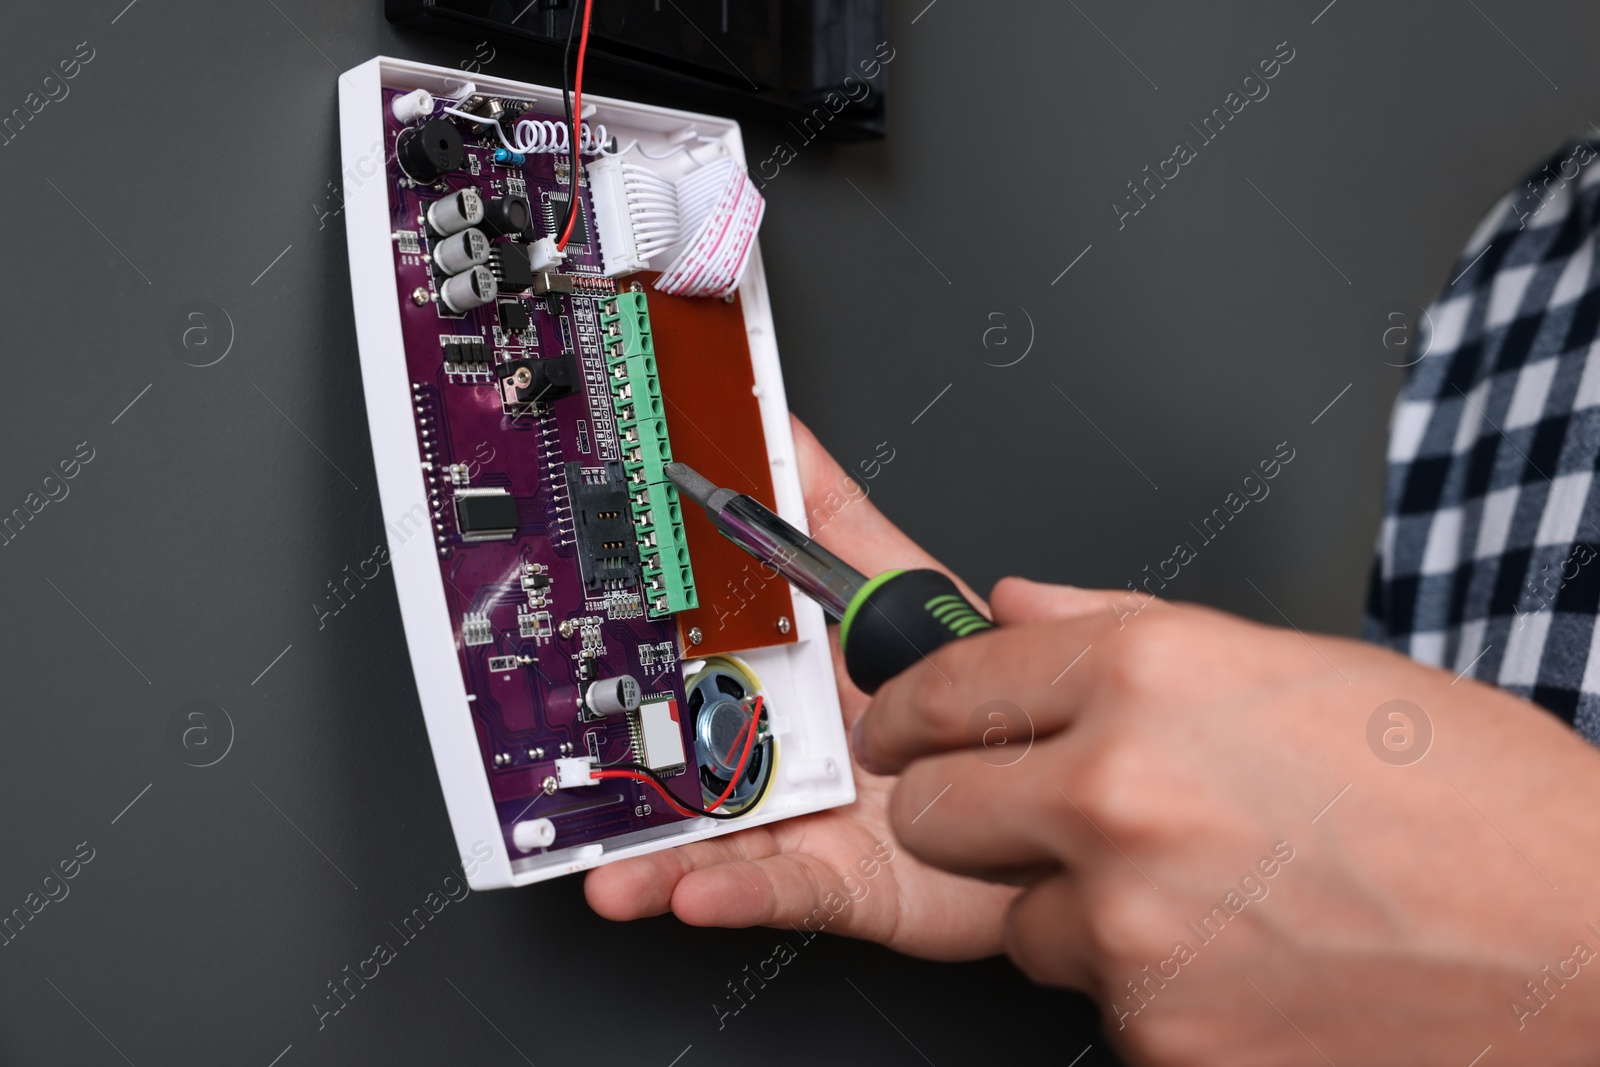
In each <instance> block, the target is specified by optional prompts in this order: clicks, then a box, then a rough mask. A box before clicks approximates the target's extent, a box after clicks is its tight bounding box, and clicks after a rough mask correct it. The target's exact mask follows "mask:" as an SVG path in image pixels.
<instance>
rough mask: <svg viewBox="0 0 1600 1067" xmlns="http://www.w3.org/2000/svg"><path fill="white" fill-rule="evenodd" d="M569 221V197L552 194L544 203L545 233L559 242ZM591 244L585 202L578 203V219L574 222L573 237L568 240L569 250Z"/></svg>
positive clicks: (580, 200) (562, 194)
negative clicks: (562, 228) (585, 215)
mask: <svg viewBox="0 0 1600 1067" xmlns="http://www.w3.org/2000/svg"><path fill="white" fill-rule="evenodd" d="M566 221H567V195H566V194H565V193H551V194H550V199H548V200H546V201H545V202H544V224H545V233H546V234H547V235H548V236H551V237H554V238H556V239H557V240H560V238H561V227H562V226H564V225H565V224H566ZM588 243H589V222H588V220H587V219H585V218H584V217H583V200H582V199H579V201H578V217H577V218H575V219H573V220H572V236H571V237H569V238H568V239H567V247H568V248H582V247H583V246H584V245H586V244H588Z"/></svg>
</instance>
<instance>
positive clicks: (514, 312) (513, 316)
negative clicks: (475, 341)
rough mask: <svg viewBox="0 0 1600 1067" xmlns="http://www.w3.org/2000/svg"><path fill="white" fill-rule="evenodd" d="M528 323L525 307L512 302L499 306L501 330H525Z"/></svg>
mask: <svg viewBox="0 0 1600 1067" xmlns="http://www.w3.org/2000/svg"><path fill="white" fill-rule="evenodd" d="M529 321H531V320H530V319H529V317H528V308H527V305H525V304H518V303H514V302H513V303H507V304H501V305H500V328H501V329H502V330H526V329H527V328H528V323H529Z"/></svg>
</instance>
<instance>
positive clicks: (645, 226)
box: [585, 156, 680, 278]
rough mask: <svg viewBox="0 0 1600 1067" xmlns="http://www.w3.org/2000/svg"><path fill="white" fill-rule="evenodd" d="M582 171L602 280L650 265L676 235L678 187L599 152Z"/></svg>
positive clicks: (678, 230) (638, 167)
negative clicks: (597, 157) (596, 242)
mask: <svg viewBox="0 0 1600 1067" xmlns="http://www.w3.org/2000/svg"><path fill="white" fill-rule="evenodd" d="M585 170H586V171H587V173H588V175H589V197H590V201H589V202H590V205H591V207H592V209H593V211H594V226H595V233H596V235H597V236H598V237H599V238H600V260H601V269H602V270H603V271H604V273H605V276H606V277H607V278H615V277H618V276H620V275H623V274H632V273H633V272H634V271H637V270H644V269H645V268H646V267H648V266H650V259H651V257H653V256H655V255H658V254H659V253H661V252H662V251H664V250H666V249H668V248H670V247H672V246H673V245H674V244H676V243H677V241H678V237H679V234H680V221H679V214H678V190H677V189H676V187H674V186H673V184H672V183H671V182H669V181H667V179H665V178H663V177H662V176H661V175H659V174H657V173H656V172H655V171H653V170H649V169H648V168H645V167H640V166H635V165H634V164H632V163H625V162H623V161H622V159H621V158H619V157H618V156H601V157H600V158H599V159H597V160H595V161H594V162H592V163H590V164H589V165H588V166H587V167H586V168H585Z"/></svg>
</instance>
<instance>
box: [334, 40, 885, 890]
mask: <svg viewBox="0 0 1600 1067" xmlns="http://www.w3.org/2000/svg"><path fill="white" fill-rule="evenodd" d="M476 82H477V84H476V89H477V91H479V92H486V93H494V94H496V95H500V96H507V97H511V98H514V99H518V100H528V101H532V102H534V103H536V104H540V105H542V106H544V107H546V108H547V109H548V110H550V112H551V113H553V114H554V113H559V112H560V111H561V93H560V90H558V89H552V88H548V87H545V86H536V85H527V84H523V83H520V82H513V81H508V80H506V79H503V78H493V77H489V76H487V75H478V76H477V78H476ZM385 87H389V88H398V89H403V90H405V91H407V92H410V91H413V90H416V89H426V90H428V92H430V93H432V94H433V95H434V96H436V97H439V98H442V99H456V98H459V97H460V95H461V93H462V88H463V82H462V80H461V72H460V71H458V70H452V69H450V68H449V67H435V66H429V65H427V64H422V63H413V62H409V61H407V60H400V59H390V58H387V57H382V56H380V57H378V58H375V59H372V60H369V61H368V62H366V63H363V64H362V65H361V66H359V67H356V68H354V69H353V70H350V71H347V72H346V73H344V74H342V75H340V77H339V127H340V142H341V148H342V153H343V160H344V178H345V180H344V186H345V232H346V236H347V240H348V242H349V249H350V282H351V289H352V292H353V296H354V305H355V318H356V338H357V342H358V344H359V347H360V352H361V378H362V384H363V389H364V391H365V393H366V401H367V420H368V423H369V426H370V428H371V431H372V450H373V461H374V465H375V467H376V470H377V477H378V491H379V496H380V498H381V501H382V505H383V513H384V517H385V520H386V525H387V526H388V529H389V556H390V559H391V561H392V564H393V566H392V568H391V569H392V570H393V572H394V581H395V591H396V595H397V597H398V599H399V602H400V613H401V618H402V621H403V622H404V624H405V631H406V644H407V646H408V647H409V649H410V652H411V665H412V670H413V672H414V673H415V675H416V681H417V695H418V697H419V698H420V700H421V703H422V714H423V718H424V721H425V723H426V726H427V730H428V741H429V744H430V746H431V747H432V749H433V758H434V762H435V764H437V766H438V770H439V784H440V787H441V789H442V790H443V793H444V801H445V807H446V809H447V810H448V812H449V815H450V825H451V828H452V829H453V830H454V832H455V837H456V846H457V848H458V850H459V852H460V855H461V864H462V867H463V869H464V871H465V873H466V876H467V880H468V883H469V884H470V885H471V886H472V888H473V889H493V888H497V887H501V886H512V885H525V884H527V883H529V882H536V881H541V880H543V879H546V878H553V877H556V876H558V875H562V874H568V873H571V872H573V871H580V870H584V869H586V868H589V867H594V866H597V865H599V864H602V863H609V862H610V861H612V860H616V859H622V858H624V857H627V856H637V855H641V854H643V853H647V852H654V851H657V850H659V849H663V848H669V847H671V846H673V845H679V844H685V843H687V842H690V841H699V840H702V839H704V838H708V837H714V836H718V835H721V834H725V833H732V832H733V831H736V830H743V829H747V828H749V827H752V826H760V825H763V824H765V823H771V822H776V821H778V820H780V819H787V818H790V817H792V816H795V815H803V814H806V813H808V812H814V811H820V810H822V809H824V808H832V807H837V806H839V805H841V804H848V803H850V802H851V801H852V800H854V799H855V783H854V781H853V780H852V779H851V776H850V758H849V750H848V745H847V742H846V739H845V732H844V724H843V722H842V720H841V718H840V715H839V700H838V693H837V690H836V689H835V684H834V674H833V660H832V657H831V656H830V654H829V651H828V634H827V628H826V622H825V620H824V618H823V614H822V609H821V608H819V607H818V606H817V605H816V604H815V603H813V602H812V601H810V600H808V599H807V598H806V597H805V596H804V595H803V594H801V593H799V592H798V591H796V592H795V593H794V611H795V614H794V627H795V633H796V635H797V636H798V638H799V639H798V640H797V641H796V642H794V643H793V644H788V645H779V646H775V647H771V648H762V649H754V650H750V651H746V652H740V653H739V657H740V658H741V659H742V660H744V662H745V663H747V664H748V665H749V666H750V668H751V669H752V670H753V671H754V672H755V673H756V675H757V676H758V677H759V678H760V680H761V683H762V687H763V688H762V693H763V694H764V695H765V696H766V700H767V707H768V709H769V719H768V724H769V727H770V729H771V732H772V734H773V736H774V738H775V739H776V742H777V757H778V766H777V773H776V776H775V777H774V779H773V782H772V786H771V789H770V790H769V792H768V794H767V797H766V799H765V800H764V801H763V802H762V804H761V806H760V808H759V809H758V810H757V811H755V812H754V813H752V814H751V815H750V816H749V817H748V818H742V819H731V820H727V821H722V822H719V821H715V820H712V819H690V820H685V821H683V822H680V823H673V824H671V825H668V826H663V827H659V828H657V829H655V830H652V831H641V832H638V833H634V834H630V835H627V836H626V837H623V838H618V839H614V840H612V841H607V842H598V843H594V844H589V845H581V846H576V847H571V848H562V847H560V842H559V841H557V842H556V847H554V848H552V849H549V850H546V851H538V852H534V853H531V854H527V855H523V854H521V851H520V849H516V850H513V851H514V852H515V854H508V849H507V848H506V846H505V845H504V843H503V842H504V835H503V833H502V830H501V826H500V822H499V819H498V818H497V817H496V813H495V807H494V802H493V800H492V798H491V795H490V791H489V778H488V771H487V770H486V768H485V767H484V760H483V755H482V753H481V752H480V751H479V748H478V738H477V734H476V731H475V729H474V727H473V722H472V714H471V711H470V709H469V704H470V703H471V701H472V700H473V699H475V696H474V694H470V693H468V692H467V691H466V686H465V682H464V681H463V679H462V675H461V666H460V660H459V658H458V657H457V653H456V636H455V633H454V631H453V628H452V626H451V624H450V614H449V610H448V608H447V606H446V600H445V591H444V581H443V578H442V577H441V575H440V571H439V562H438V556H437V553H436V551H435V548H434V544H433V536H432V528H431V526H430V525H429V521H428V516H429V514H430V508H429V505H428V496H427V492H426V484H425V482H424V480H423V466H422V453H421V450H420V449H419V447H418V444H417V429H416V423H415V421H414V415H413V409H412V400H411V385H410V382H409V381H408V380H407V373H406V366H405V359H404V339H403V337H402V335H401V329H400V310H399V308H400V298H401V294H400V293H399V291H398V284H397V278H396V275H395V270H394V249H393V247H392V240H393V235H392V232H391V231H392V227H391V218H390V204H389V198H388V182H387V181H386V180H385V175H384V157H385V152H386V144H385V139H384V127H383V115H384V110H383V97H382V90H383V88H385ZM584 103H585V104H586V105H588V104H591V103H592V104H593V106H594V114H593V115H592V116H590V115H589V114H588V111H587V108H585V117H586V118H592V119H593V121H595V122H598V123H604V124H605V125H606V126H607V127H608V128H609V129H610V130H611V131H612V132H613V133H614V134H615V135H616V137H617V138H618V142H619V143H622V144H626V143H627V142H628V141H630V140H632V139H633V138H638V139H639V143H640V145H641V146H643V147H644V148H646V149H648V150H650V151H651V152H652V153H654V154H660V153H663V152H665V151H666V150H667V149H668V148H671V147H672V146H673V145H674V143H676V142H675V141H674V140H673V137H674V135H678V136H680V137H681V136H683V131H685V130H692V131H693V134H691V136H692V135H702V136H705V137H710V138H716V139H717V140H718V141H720V142H721V144H722V146H723V148H724V149H725V150H726V151H727V153H728V154H729V155H731V156H732V157H733V159H734V160H735V161H736V162H737V163H738V164H739V165H740V166H741V167H742V166H743V165H744V144H743V141H742V140H741V137H740V133H739V126H738V124H737V123H735V122H732V121H731V120H728V119H723V118H713V117H711V116H707V115H699V114H694V113H691V112H685V111H677V110H673V109H669V108H661V107H652V106H649V105H646V104H633V103H628V102H626V101H622V100H613V99H609V98H605V97H590V96H587V95H586V96H585V97H584ZM687 156H688V153H683V152H680V153H677V154H675V155H673V156H671V157H669V158H667V159H663V160H661V161H660V162H659V163H656V162H652V163H651V166H652V167H653V168H655V169H657V170H659V172H660V173H661V174H662V175H663V176H664V177H666V178H667V179H668V180H669V181H676V180H677V179H678V178H680V177H681V176H682V175H683V174H684V173H685V172H686V171H688V170H689V169H691V168H692V167H694V166H696V164H695V162H694V161H692V160H690V159H688V158H686V157H687ZM406 295H407V298H408V299H409V294H406ZM739 296H740V300H741V304H742V306H743V308H744V321H745V331H746V335H747V336H748V338H749V342H750V354H751V359H752V361H753V364H754V370H755V380H756V389H757V394H758V403H759V404H760V409H761V421H762V430H763V433H764V435H765V437H766V446H767V453H768V455H770V456H771V457H772V481H773V486H774V489H775V492H776V496H777V505H778V507H777V510H778V513H779V514H780V515H782V516H783V517H784V518H785V519H786V520H788V521H789V522H790V523H792V524H794V525H795V526H797V527H799V528H800V529H802V530H804V529H806V514H805V504H804V501H803V498H802V496H801V492H800V481H799V476H798V468H797V466H796V463H795V451H794V440H793V438H792V436H791V435H790V432H789V417H788V403H787V401H786V399H785V396H784V389H783V376H782V373H781V372H780V369H779V366H778V349H777V345H776V344H775V342H774V339H773V327H772V311H771V306H770V304H769V303H768V299H767V283H766V275H765V272H764V271H763V270H762V266H761V253H760V249H759V248H757V249H756V251H755V253H754V254H753V256H752V260H751V264H750V268H749V270H748V271H747V272H746V273H745V276H744V281H743V282H742V283H741V284H740V286H739ZM685 666H690V665H688V664H686V665H685ZM791 768H792V769H793V772H798V773H791V771H790V769H791ZM535 814H537V812H535Z"/></svg>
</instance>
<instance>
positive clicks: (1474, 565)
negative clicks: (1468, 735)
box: [1365, 140, 1600, 743]
mask: <svg viewBox="0 0 1600 1067" xmlns="http://www.w3.org/2000/svg"><path fill="white" fill-rule="evenodd" d="M1597 155H1600V141H1595V140H1591V141H1578V142H1574V143H1573V144H1570V145H1568V146H1567V147H1566V148H1564V149H1563V150H1562V151H1560V152H1558V153H1557V154H1556V155H1554V156H1552V157H1551V158H1550V159H1549V160H1548V161H1547V162H1546V163H1545V164H1544V165H1543V166H1541V167H1540V168H1539V169H1538V170H1536V171H1534V172H1533V174H1532V175H1530V176H1529V178H1528V180H1527V181H1526V182H1525V183H1524V184H1523V185H1520V186H1519V187H1518V188H1517V189H1515V190H1513V191H1512V192H1511V193H1508V194H1506V196H1504V197H1502V198H1501V200H1500V201H1499V202H1498V203H1496V204H1495V205H1494V207H1493V208H1491V209H1490V211H1489V213H1488V215H1486V216H1485V218H1484V220H1483V222H1482V223H1481V224H1480V225H1479V226H1478V229H1477V232H1476V233H1474V234H1473V236H1472V238H1471V240H1470V241H1469V242H1468V244H1467V247H1466V249H1465V250H1464V251H1463V252H1462V253H1461V258H1460V259H1459V260H1458V261H1457V263H1456V265H1455V267H1454V268H1453V269H1452V271H1451V274H1452V276H1454V277H1455V280H1454V281H1452V282H1451V283H1450V284H1449V285H1447V286H1445V288H1444V291H1443V292H1442V293H1441V294H1440V295H1439V297H1438V298H1437V299H1436V300H1435V301H1434V303H1433V304H1432V306H1431V307H1430V308H1429V309H1428V315H1427V321H1426V322H1425V323H1424V328H1423V334H1422V336H1423V341H1422V342H1421V343H1422V344H1424V345H1425V346H1426V347H1424V348H1423V351H1424V352H1425V353H1426V354H1425V355H1424V356H1423V357H1422V358H1421V359H1420V360H1419V361H1418V362H1417V363H1416V364H1415V365H1414V366H1413V367H1412V368H1411V369H1410V371H1409V375H1408V377H1407V380H1406V383H1405V386H1404V388H1403V389H1402V390H1401V392H1400V396H1399V398H1398V400H1397V401H1396V403H1395V408H1394V413H1393V416H1392V419H1391V422H1390V433H1389V455H1388V476H1387V486H1386V490H1385V494H1384V518H1383V526H1382V529H1381V531H1380V533H1379V536H1378V552H1377V559H1376V561H1375V563H1374V566H1373V570H1372V584H1371V590H1370V594H1369V598H1368V606H1367V618H1366V623H1365V636H1366V637H1367V638H1368V639H1369V640H1372V641H1375V642H1377V643H1379V644H1383V645H1387V646H1389V647H1391V648H1394V649H1396V650H1398V651H1400V652H1404V653H1406V654H1408V655H1410V656H1411V657H1412V658H1413V659H1416V660H1418V661H1420V662H1422V663H1427V664H1430V665H1432V666H1436V667H1442V668H1444V669H1446V670H1449V671H1451V672H1452V673H1455V672H1461V673H1463V674H1466V675H1468V676H1470V677H1473V678H1477V679H1480V680H1482V681H1485V682H1489V683H1492V684H1494V685H1497V686H1499V687H1500V688H1502V689H1505V690H1507V691H1509V692H1511V693H1515V694H1517V695H1518V696H1521V697H1525V698H1526V699H1528V700H1531V701H1533V702H1534V703H1536V704H1539V705H1541V706H1543V707H1545V708H1547V709H1548V710H1550V711H1552V712H1554V713H1555V714H1557V715H1559V716H1560V717H1561V718H1563V719H1565V720H1566V721H1567V722H1569V723H1572V724H1573V725H1574V726H1575V727H1576V728H1577V729H1578V730H1579V731H1580V732H1581V733H1582V734H1583V735H1584V736H1586V737H1588V738H1589V739H1590V740H1591V741H1595V742H1597V743H1600V626H1597V625H1596V616H1597V612H1600V559H1597V556H1600V479H1597V478H1596V477H1595V472H1596V468H1597V466H1600V277H1596V273H1595V271H1596V265H1595V236H1596V232H1597V230H1600V164H1595V162H1594V161H1595V160H1596V158H1597Z"/></svg>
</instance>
